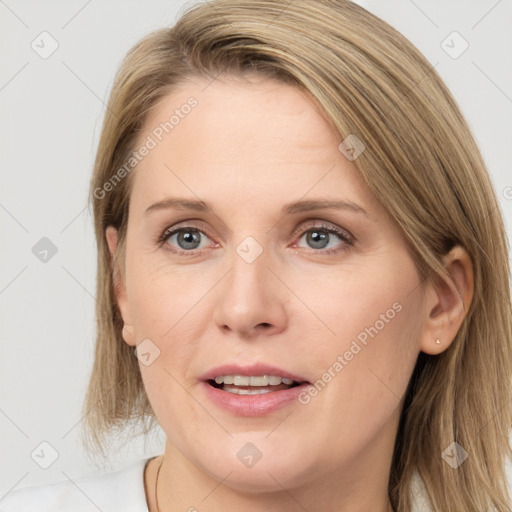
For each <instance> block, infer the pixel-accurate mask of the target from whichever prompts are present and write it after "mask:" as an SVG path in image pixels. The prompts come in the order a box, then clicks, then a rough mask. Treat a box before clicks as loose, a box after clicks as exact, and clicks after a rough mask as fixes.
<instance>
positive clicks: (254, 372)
mask: <svg viewBox="0 0 512 512" xmlns="http://www.w3.org/2000/svg"><path fill="white" fill-rule="evenodd" d="M221 375H246V376H258V375H275V376H276V377H285V378H287V379H291V380H293V381H295V382H298V383H299V384H300V383H302V382H308V380H307V379H305V378H304V377H301V376H300V375H296V374H294V373H291V372H288V371H286V370H283V369H282V368H279V367H278V366H273V365H269V364H265V363H256V364H250V365H246V366H240V365H239V364H235V363H232V364H224V365H222V366H216V367H215V368H212V369H211V370H208V371H207V372H206V373H204V374H203V375H202V376H201V377H200V379H201V380H204V381H207V380H213V379H215V377H219V376H221Z"/></svg>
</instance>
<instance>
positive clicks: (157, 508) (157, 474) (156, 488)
mask: <svg viewBox="0 0 512 512" xmlns="http://www.w3.org/2000/svg"><path fill="white" fill-rule="evenodd" d="M163 463H164V458H163V457H162V462H160V466H158V470H157V472H156V482H155V503H156V512H160V508H159V507H158V493H157V490H158V477H159V476H160V469H161V468H162V464H163Z"/></svg>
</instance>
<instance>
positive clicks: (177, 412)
mask: <svg viewBox="0 0 512 512" xmlns="http://www.w3.org/2000/svg"><path fill="white" fill-rule="evenodd" d="M191 97H193V98H194V99H193V100H190V98H191ZM185 105H189V106H190V105H192V106H191V108H188V107H184V106H185ZM173 115H174V118H173V119H172V120H171V121H170V122H169V120H170V118H171V117H172V116H173ZM166 122H167V123H168V124H167V125H165V123H166ZM161 123H162V124H161ZM163 127H165V128H163ZM167 132H168V133H167ZM148 137H149V138H148ZM359 138H360V139H362V137H361V136H359ZM150 140H151V142H150ZM139 142H140V146H142V145H143V144H145V145H146V147H148V148H149V149H148V151H144V150H143V152H144V153H147V154H146V156H145V157H143V159H142V160H141V162H140V163H139V164H138V165H137V166H136V168H135V170H134V171H133V172H134V173H136V174H135V175H134V176H133V178H134V181H133V188H132V192H131V198H130V209H129V221H128V231H127V239H126V244H127V245H126V276H125V282H124V287H123V289H122V293H121V295H120V298H119V304H120V307H121V311H122V314H123V318H124V321H125V329H124V331H123V336H124V339H125V341H126V342H127V343H128V344H130V345H134V346H135V345H139V344H141V343H142V345H140V347H139V350H138V352H139V353H138V357H139V360H140V363H139V364H140V369H141V373H142V377H143V380H144V385H145V388H146V392H147V394H148V397H149V399H150V402H151V404H152V406H153V409H154V411H155V414H156V416H157V418H158V421H159V423H160V425H161V427H162V428H163V430H164V431H165V433H166V435H167V440H168V444H169V446H172V447H173V449H174V450H175V451H176V453H180V454H182V455H183V457H184V458H185V459H187V460H188V461H190V462H192V463H193V465H194V466H195V467H197V468H199V469H200V470H202V471H204V472H205V473H206V474H208V475H209V476H211V477H213V478H215V479H217V480H219V481H220V480H223V479H225V480H224V481H223V483H224V484H225V485H228V486H231V487H232V488H234V489H240V490H250V491H255V492H256V491H258V492H263V491H272V490H276V489H278V490H280V489H281V488H282V487H284V488H286V489H291V488H293V487H296V486H299V485H305V484H307V483H308V482H313V481H315V480H318V479H325V478H327V476H328V475H335V476H336V478H337V481H338V482H340V479H343V478H344V479H346V480H347V481H356V480H357V479H358V478H362V479H363V480H362V481H363V482H364V481H366V482H367V483H368V481H369V480H368V477H369V475H373V474H374V473H375V471H376V470H377V469H376V468H381V467H382V465H384V466H385V465H386V464H387V463H388V462H390V460H391V459H390V458H391V454H392V449H393V443H394V439H395V435H396V428H397V425H398V419H399V414H400V410H401V405H402V401H403V396H404V393H405V390H406V387H407V384H408V381H409V379H410V376H411V373H412V370H413V367H414V363H415V361H416V358H417V356H418V353H419V351H420V338H421V334H422V325H423V317H424V314H425V312H424V311H425V303H424V293H425V292H424V288H423V285H422V282H421V278H420V275H419V273H418V271H417V269H416V267H415V265H414V263H413V260H412V256H411V253H410V252H409V250H408V248H407V246H406V243H405V241H404V239H403V237H402V236H401V234H400V233H399V231H398V229H397V227H396V225H394V224H393V223H392V222H391V221H390V219H388V218H387V217H386V215H385V213H384V210H383V209H382V207H381V206H380V205H379V203H378V202H377V201H376V199H375V198H374V197H373V196H372V194H371V193H370V191H369V189H368V188H367V186H366V185H365V184H364V183H363V180H362V178H361V176H360V175H359V172H358V169H357V167H356V165H355V162H357V160H352V158H353V156H355V155H356V153H355V154H352V156H351V153H350V149H349V150H348V153H347V152H345V154H346V155H348V156H351V159H349V158H347V156H345V154H344V153H343V152H342V151H340V149H339V145H340V143H341V142H342V141H341V140H340V139H339V138H338V137H337V136H336V135H335V133H334V132H333V131H332V129H331V128H330V127H329V125H328V124H327V122H326V121H325V120H324V119H323V118H322V116H321V115H320V114H319V112H318V110H316V109H315V107H314V106H313V104H312V102H311V101H309V100H307V99H306V96H305V94H304V93H301V92H299V91H298V90H296V89H294V88H292V87H290V86H288V85H285V84H281V83H277V82H274V81H270V80H266V79H261V80H258V81H257V82H254V83H245V82H242V81H241V80H239V81H237V82H235V81H232V80H220V79H217V80H214V81H213V82H212V83H210V84H209V85H208V82H207V81H201V80H197V81H194V82H192V81H191V82H187V83H185V84H183V85H182V86H180V88H179V89H176V90H175V91H174V92H173V93H172V94H170V95H169V96H167V97H165V98H164V99H163V100H162V101H161V103H160V104H159V108H158V109H157V110H155V111H154V112H153V113H152V115H151V117H150V118H149V119H148V121H147V123H146V125H145V129H144V131H143V132H142V133H141V135H140V139H139ZM362 142H363V143H364V140H362ZM138 147H139V146H138ZM366 151H370V149H368V148H367V149H366ZM171 199H173V200H175V199H180V200H186V201H190V202H191V203H193V204H194V205H195V206H194V207H186V205H185V203H182V205H181V206H179V205H176V204H175V205H174V206H173V205H172V204H171ZM166 201H167V203H166ZM201 201H202V202H204V203H207V204H208V205H209V209H206V208H205V207H204V206H203V207H200V206H199V205H198V204H197V203H198V202H201ZM331 202H332V203H339V207H334V206H333V205H331V206H330V207H328V206H329V205H328V204H327V203H331ZM318 203H319V204H318ZM158 205H159V206H158ZM313 206H314V207H315V208H313ZM178 228H179V230H180V231H176V232H175V233H170V231H172V230H178ZM337 233H338V234H337ZM159 239H160V240H161V242H159V241H158V240H159ZM226 375H227V376H231V377H234V376H235V375H238V376H242V377H243V376H254V377H259V376H264V375H272V376H275V377H285V378H290V379H291V380H294V381H296V382H297V383H298V384H300V385H299V386H294V387H292V388H288V385H287V383H289V381H287V380H285V381H284V383H283V382H282V380H279V379H278V380H272V379H271V380H270V386H267V387H264V384H265V379H263V380H260V379H253V380H252V381H251V380H249V381H246V380H244V379H243V378H240V377H239V378H238V379H236V378H234V381H233V382H231V384H229V382H230V379H229V377H228V379H226V380H227V383H224V384H221V387H218V388H215V387H214V386H213V385H212V382H213V380H214V379H215V377H221V376H226ZM218 380H219V381H220V380H221V379H218ZM273 382H280V383H281V385H272V383H273ZM237 383H238V384H240V386H238V387H237V386H236V385H237ZM247 383H249V384H252V386H250V387H247V386H246V385H244V384H247ZM308 383H309V384H308ZM240 390H241V391H242V393H246V394H239V392H240ZM385 469H386V470H387V471H389V467H386V468H385ZM380 470H381V469H379V471H380ZM228 475H229V478H226V477H227V476H228Z"/></svg>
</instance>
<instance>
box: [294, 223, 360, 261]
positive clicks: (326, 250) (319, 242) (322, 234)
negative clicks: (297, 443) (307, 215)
mask: <svg viewBox="0 0 512 512" xmlns="http://www.w3.org/2000/svg"><path fill="white" fill-rule="evenodd" d="M309 226H311V224H309ZM300 233H301V234H300V238H299V240H300V239H302V238H304V237H305V241H306V243H307V244H308V246H309V248H310V249H313V252H315V253H321V254H334V253H337V252H339V251H342V250H346V249H347V248H348V247H349V246H351V245H353V244H354V238H353V237H352V236H351V235H350V234H349V233H348V232H347V231H345V230H343V229H341V228H338V227H337V226H334V225H332V226H330V225H326V224H322V225H321V226H315V225H313V227H310V228H309V229H306V231H304V226H302V228H301V231H300ZM340 242H341V243H340ZM329 244H331V245H329ZM332 244H334V246H333V245H332ZM299 247H301V246H299ZM306 248H308V247H306Z"/></svg>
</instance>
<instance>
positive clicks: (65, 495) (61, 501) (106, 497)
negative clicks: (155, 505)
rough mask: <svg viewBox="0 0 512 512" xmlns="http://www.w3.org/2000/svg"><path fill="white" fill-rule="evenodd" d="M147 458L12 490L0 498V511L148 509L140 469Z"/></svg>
mask: <svg viewBox="0 0 512 512" xmlns="http://www.w3.org/2000/svg"><path fill="white" fill-rule="evenodd" d="M150 458H151V457H149V458H147V459H142V460H139V461H137V462H136V463H134V464H131V465H130V466H128V467H126V468H124V469H122V470H120V471H116V472H114V473H108V474H103V475H94V476H90V477H83V478H76V479H73V481H71V480H65V481H62V482H57V483H55V484H47V485H39V486H32V487H25V488H22V489H18V490H16V489H15V490H13V491H11V492H10V493H8V494H7V496H5V497H4V498H3V499H0V512H98V511H99V510H101V511H102V512H114V511H123V512H148V505H147V502H146V492H145V490H144V468H145V466H146V462H147V461H148V460H149V459H150ZM0 498H1V496H0Z"/></svg>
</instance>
